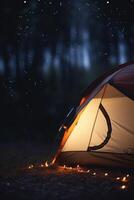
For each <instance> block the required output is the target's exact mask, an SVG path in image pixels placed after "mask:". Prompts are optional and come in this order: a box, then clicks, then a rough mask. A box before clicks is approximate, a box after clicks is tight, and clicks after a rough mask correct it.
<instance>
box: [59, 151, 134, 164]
mask: <svg viewBox="0 0 134 200" xmlns="http://www.w3.org/2000/svg"><path fill="white" fill-rule="evenodd" d="M57 163H58V164H59V165H67V166H75V167H76V166H77V165H80V166H88V167H112V168H113V167H115V168H116V167H119V168H134V156H133V155H131V154H117V153H105V152H87V151H85V152H84V151H83V152H82V151H72V152H69V151H68V152H61V154H60V155H59V157H58V158H57Z"/></svg>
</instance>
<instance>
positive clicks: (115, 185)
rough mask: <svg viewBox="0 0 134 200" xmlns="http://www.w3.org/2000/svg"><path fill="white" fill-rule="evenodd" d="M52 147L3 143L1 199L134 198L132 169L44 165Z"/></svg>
mask: <svg viewBox="0 0 134 200" xmlns="http://www.w3.org/2000/svg"><path fill="white" fill-rule="evenodd" d="M33 146H34V148H33ZM49 148H50V147H49V146H48V147H45V148H44V145H43V144H42V145H41V144H38V145H37V144H36V145H35V144H34V145H33V144H27V145H26V144H25V148H24V144H18V145H17V146H16V145H13V144H12V145H9V144H8V145H7V144H4V145H1V146H0V156H1V163H0V200H8V199H17V200H19V199H21V200H24V199H26V200H45V199H52V200H60V199H61V200H62V199H63V200H70V199H71V200H72V199H77V200H79V199H82V200H87V199H88V200H89V199H93V200H98V199H110V200H115V199H118V200H119V199H127V200H129V199H134V172H133V171H129V172H128V171H122V170H121V169H118V170H114V171H113V170H112V169H107V170H104V169H93V168H91V169H89V168H88V169H85V168H82V167H79V166H77V167H76V168H73V169H72V168H70V167H65V166H64V167H59V166H54V167H45V165H44V164H45V160H47V159H48V152H49ZM41 164H43V165H41ZM29 166H30V167H29ZM29 168H30V169H29ZM124 187H125V188H124Z"/></svg>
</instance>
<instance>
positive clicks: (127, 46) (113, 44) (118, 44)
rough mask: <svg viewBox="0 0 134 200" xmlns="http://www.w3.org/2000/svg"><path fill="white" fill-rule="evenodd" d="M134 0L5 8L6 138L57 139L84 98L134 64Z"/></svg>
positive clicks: (0, 39) (1, 10)
mask: <svg viewBox="0 0 134 200" xmlns="http://www.w3.org/2000/svg"><path fill="white" fill-rule="evenodd" d="M133 9H134V2H133V0H128V1H120V0H119V1H105V0H104V1H99V0H98V1H96V0H95V1H92V0H72V1H71V0H67V1H66V0H61V1H59V0H56V1H55V0H52V1H48V0H31V1H30V0H27V1H21V0H12V1H9V0H5V1H1V3H0V27H1V28H0V97H1V98H0V130H1V131H0V140H4V141H5V140H10V141H12V140H26V141H27V140H42V139H43V140H44V141H45V140H47V141H50V140H52V139H53V138H54V137H55V136H56V134H57V130H58V128H59V126H60V123H61V121H62V120H63V118H64V117H65V115H66V114H67V113H68V111H69V110H70V108H71V107H72V106H73V105H74V104H75V103H76V102H77V100H78V98H79V96H80V95H81V92H82V91H83V90H84V89H85V88H86V87H87V86H88V85H89V84H90V83H91V82H92V81H93V80H95V79H96V78H97V77H98V76H99V75H100V74H102V73H103V72H104V71H107V70H109V69H111V68H112V67H115V66H116V65H119V64H122V63H125V62H128V61H132V60H134V53H133V52H134V21H133V20H134V15H133Z"/></svg>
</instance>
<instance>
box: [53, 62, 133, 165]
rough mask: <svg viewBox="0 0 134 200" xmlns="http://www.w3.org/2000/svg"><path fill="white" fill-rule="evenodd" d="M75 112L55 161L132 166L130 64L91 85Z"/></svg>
mask: <svg viewBox="0 0 134 200" xmlns="http://www.w3.org/2000/svg"><path fill="white" fill-rule="evenodd" d="M75 113H76V114H75V116H74V118H73V120H72V121H71V125H70V126H69V127H66V130H65V131H64V134H63V138H62V141H61V144H60V146H59V150H58V153H57V154H56V156H55V160H56V162H59V163H62V164H64V163H70V164H82V165H100V166H102V165H107V166H122V167H124V166H125V167H134V162H133V161H134V118H133V113H134V64H133V63H131V64H125V65H121V66H119V67H117V68H116V69H114V70H112V72H110V73H106V74H105V75H103V76H102V77H100V78H99V79H98V80H96V81H95V82H94V83H93V84H91V86H89V87H88V88H87V89H86V90H85V92H84V93H83V95H82V98H81V99H80V102H79V105H78V106H77V108H76V112H75ZM63 127H64V125H63Z"/></svg>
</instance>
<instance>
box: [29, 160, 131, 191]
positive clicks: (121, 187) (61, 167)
mask: <svg viewBox="0 0 134 200" xmlns="http://www.w3.org/2000/svg"><path fill="white" fill-rule="evenodd" d="M50 166H51V164H48V162H47V161H46V162H45V164H40V165H39V167H41V168H43V167H45V168H48V167H50ZM33 168H34V165H29V166H28V169H33ZM59 169H60V170H63V169H64V170H69V171H73V172H78V173H89V172H90V169H84V168H82V167H80V166H79V165H77V166H76V167H71V166H66V165H63V166H59ZM91 175H93V176H96V175H97V173H96V172H95V171H94V172H92V173H91ZM98 176H99V174H98ZM103 176H105V177H106V176H109V173H108V172H105V173H104V174H103ZM129 176H130V175H129V174H127V175H126V176H122V177H119V176H117V177H115V179H116V180H120V182H123V183H125V182H127V181H128V179H127V178H128V177H129ZM109 177H110V176H109ZM111 178H112V177H111ZM120 189H121V190H125V189H127V185H125V184H124V185H121V186H120Z"/></svg>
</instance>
